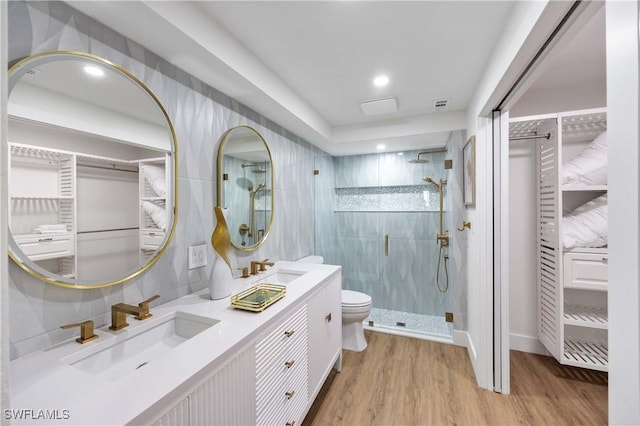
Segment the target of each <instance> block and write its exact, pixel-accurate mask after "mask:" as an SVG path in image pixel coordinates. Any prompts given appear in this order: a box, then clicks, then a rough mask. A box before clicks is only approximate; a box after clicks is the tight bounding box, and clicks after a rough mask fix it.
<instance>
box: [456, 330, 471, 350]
mask: <svg viewBox="0 0 640 426" xmlns="http://www.w3.org/2000/svg"><path fill="white" fill-rule="evenodd" d="M453 344H454V345H457V346H464V347H465V348H466V347H469V333H468V332H466V331H462V330H453Z"/></svg>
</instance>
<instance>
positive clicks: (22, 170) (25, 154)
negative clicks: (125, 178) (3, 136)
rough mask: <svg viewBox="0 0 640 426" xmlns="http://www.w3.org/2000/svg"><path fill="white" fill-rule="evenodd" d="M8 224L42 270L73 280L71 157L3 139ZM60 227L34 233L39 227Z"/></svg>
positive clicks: (26, 251) (73, 185) (24, 250)
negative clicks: (6, 143)
mask: <svg viewBox="0 0 640 426" xmlns="http://www.w3.org/2000/svg"><path fill="white" fill-rule="evenodd" d="M9 154H10V162H9V164H10V167H9V168H8V177H9V191H10V193H9V198H10V205H11V214H10V215H9V227H10V229H11V230H12V233H13V235H14V239H15V241H16V243H17V244H18V246H19V247H20V249H21V250H22V251H23V252H24V254H25V255H27V256H29V257H30V258H31V259H32V260H34V261H36V262H38V264H39V265H40V266H42V267H43V268H44V269H46V270H49V271H51V272H54V273H56V274H60V275H62V276H65V277H67V278H74V277H75V273H76V258H75V253H76V239H75V230H76V203H75V193H76V179H75V176H76V163H75V156H74V155H73V154H71V153H65V152H60V151H55V150H49V149H45V148H39V147H33V146H29V145H23V144H18V143H9ZM43 224H50V225H65V230H64V231H63V232H56V233H47V234H40V233H35V232H34V231H33V229H34V228H36V227H37V226H39V225H43Z"/></svg>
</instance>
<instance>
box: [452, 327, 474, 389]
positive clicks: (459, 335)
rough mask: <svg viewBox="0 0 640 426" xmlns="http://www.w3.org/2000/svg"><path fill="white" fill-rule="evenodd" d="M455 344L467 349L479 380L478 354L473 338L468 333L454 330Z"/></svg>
mask: <svg viewBox="0 0 640 426" xmlns="http://www.w3.org/2000/svg"><path fill="white" fill-rule="evenodd" d="M453 344H454V345H458V346H464V347H465V348H467V352H468V354H469V360H470V361H471V366H472V367H473V374H474V376H475V377H476V379H477V378H478V353H477V351H476V348H475V346H474V345H473V341H472V340H471V336H470V335H469V332H468V331H460V330H453Z"/></svg>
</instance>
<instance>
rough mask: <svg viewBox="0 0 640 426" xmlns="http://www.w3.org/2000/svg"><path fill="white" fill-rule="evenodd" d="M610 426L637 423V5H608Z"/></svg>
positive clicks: (639, 310) (639, 197)
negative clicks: (611, 425) (612, 425)
mask: <svg viewBox="0 0 640 426" xmlns="http://www.w3.org/2000/svg"><path fill="white" fill-rule="evenodd" d="M606 8H607V9H606V13H607V108H608V116H607V118H608V129H607V135H608V139H609V140H610V141H612V142H611V143H610V144H609V191H608V195H609V200H608V201H609V292H608V293H609V423H610V424H628V425H630V424H634V425H637V424H640V404H638V402H639V401H640V315H639V313H640V289H639V288H638V287H639V286H638V283H639V281H640V266H639V263H640V262H639V259H640V246H639V243H638V241H639V239H640V228H639V227H640V223H639V214H638V211H639V205H640V182H639V181H640V176H639V173H638V164H640V152H639V147H638V139H639V137H640V131H639V120H638V114H639V113H640V108H639V94H638V89H639V84H638V80H639V79H640V71H639V69H638V59H639V56H640V55H639V52H638V51H639V49H638V47H639V46H638V44H639V43H638V15H639V8H638V3H637V2H613V1H612V2H607V3H606Z"/></svg>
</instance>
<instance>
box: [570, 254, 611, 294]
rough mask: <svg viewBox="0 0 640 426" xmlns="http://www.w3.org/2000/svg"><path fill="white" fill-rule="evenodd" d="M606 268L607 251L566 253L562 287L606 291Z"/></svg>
mask: <svg viewBox="0 0 640 426" xmlns="http://www.w3.org/2000/svg"><path fill="white" fill-rule="evenodd" d="M608 268H609V266H608V255H607V253H566V254H565V255H564V287H565V288H577V289H584V290H599V291H606V290H607V285H608Z"/></svg>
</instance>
